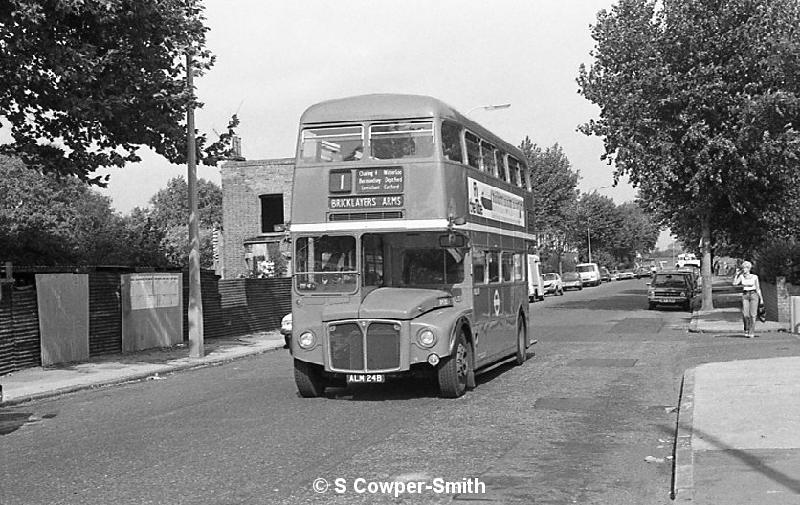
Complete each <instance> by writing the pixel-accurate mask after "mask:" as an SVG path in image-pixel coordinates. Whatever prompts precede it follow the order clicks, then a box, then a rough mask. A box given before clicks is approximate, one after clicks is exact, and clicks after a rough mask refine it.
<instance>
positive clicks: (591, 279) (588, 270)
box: [575, 263, 600, 286]
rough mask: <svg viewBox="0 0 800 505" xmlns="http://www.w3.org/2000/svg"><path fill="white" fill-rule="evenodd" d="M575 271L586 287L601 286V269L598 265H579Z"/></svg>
mask: <svg viewBox="0 0 800 505" xmlns="http://www.w3.org/2000/svg"><path fill="white" fill-rule="evenodd" d="M575 271H576V272H578V274H579V275H580V276H581V281H583V285H584V286H599V285H600V267H599V266H597V263H578V264H577V265H575Z"/></svg>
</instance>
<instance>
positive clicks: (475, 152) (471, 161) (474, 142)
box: [464, 132, 481, 168]
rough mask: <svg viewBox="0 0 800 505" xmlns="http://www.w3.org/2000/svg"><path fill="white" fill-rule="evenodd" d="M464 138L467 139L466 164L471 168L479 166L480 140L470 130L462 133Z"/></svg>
mask: <svg viewBox="0 0 800 505" xmlns="http://www.w3.org/2000/svg"><path fill="white" fill-rule="evenodd" d="M464 140H466V141H467V165H469V166H471V167H473V168H481V148H480V140H479V139H478V137H477V136H476V135H475V134H472V133H470V132H467V133H465V134H464Z"/></svg>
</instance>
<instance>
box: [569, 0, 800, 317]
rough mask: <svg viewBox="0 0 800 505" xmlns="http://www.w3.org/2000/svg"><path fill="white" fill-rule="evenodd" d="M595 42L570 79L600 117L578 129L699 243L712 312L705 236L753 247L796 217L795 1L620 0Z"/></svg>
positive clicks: (798, 33)
mask: <svg viewBox="0 0 800 505" xmlns="http://www.w3.org/2000/svg"><path fill="white" fill-rule="evenodd" d="M592 37H593V38H594V39H595V41H596V46H595V50H594V51H593V53H592V54H593V56H594V62H593V63H592V65H591V67H590V68H589V69H586V68H585V67H583V66H582V67H581V69H580V72H579V76H578V84H579V85H580V92H581V93H582V94H583V95H584V96H585V97H586V98H587V99H588V100H590V101H592V102H593V103H595V104H597V105H599V106H600V118H599V119H597V120H590V121H589V122H588V123H586V124H584V125H583V126H582V127H581V129H582V131H583V132H584V133H586V134H588V135H598V136H600V137H602V138H603V140H604V143H605V154H604V156H603V158H604V159H606V160H607V161H608V162H609V163H614V164H615V178H617V179H618V178H619V177H620V176H622V175H627V176H628V177H629V179H630V181H631V183H632V184H633V185H634V186H637V187H638V188H639V191H640V197H641V198H642V201H643V202H644V205H645V207H646V210H648V211H649V212H651V213H652V214H653V215H654V216H655V218H656V219H657V220H658V222H659V224H662V225H666V226H669V227H670V228H671V230H672V231H673V233H674V234H676V235H677V236H678V237H679V238H681V240H682V241H683V242H684V243H690V241H692V240H694V239H697V240H696V242H695V243H696V244H698V248H701V252H702V260H703V267H702V275H703V280H704V283H703V309H705V310H707V309H710V308H712V307H713V304H712V299H711V247H712V240H713V241H714V242H715V243H716V244H727V245H730V244H731V243H732V242H733V241H734V240H742V241H744V242H743V243H742V246H741V248H740V249H741V250H742V251H750V250H752V249H753V246H754V244H755V243H757V242H758V241H759V240H761V239H762V237H763V236H766V234H772V233H781V230H782V231H783V232H784V233H786V232H787V230H791V229H792V223H794V224H800V223H798V221H799V220H800V219H798V218H797V217H796V216H797V214H796V213H793V215H794V216H795V217H793V218H787V212H786V208H785V207H784V203H783V202H785V201H786V200H787V199H791V198H796V196H797V193H796V190H795V189H793V188H795V187H796V186H797V184H798V179H800V175H799V174H800V170H798V168H799V167H800V164H799V161H798V151H800V147H799V146H800V131H799V130H800V4H798V3H797V2H795V1H794V0H718V1H710V0H688V1H687V0H681V1H678V0H665V1H663V2H656V1H653V0H620V2H619V4H618V5H616V6H614V7H613V8H612V9H611V11H610V12H608V11H601V12H600V13H599V14H598V22H597V24H596V25H595V26H594V27H593V29H592ZM795 229H796V228H795ZM742 231H744V233H742ZM745 235H746V236H745Z"/></svg>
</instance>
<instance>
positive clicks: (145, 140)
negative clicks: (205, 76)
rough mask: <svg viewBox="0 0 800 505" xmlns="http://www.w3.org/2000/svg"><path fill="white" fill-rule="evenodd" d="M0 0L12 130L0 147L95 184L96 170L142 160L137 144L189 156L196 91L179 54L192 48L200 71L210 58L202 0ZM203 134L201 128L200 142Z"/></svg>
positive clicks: (2, 98) (170, 155)
mask: <svg viewBox="0 0 800 505" xmlns="http://www.w3.org/2000/svg"><path fill="white" fill-rule="evenodd" d="M0 4H1V5H2V8H1V9H0V75H2V76H3V85H2V86H0V118H3V121H2V124H1V125H0V128H4V127H9V126H10V135H11V137H12V139H13V140H12V142H10V143H8V144H4V145H2V146H0V153H5V154H10V155H14V156H16V157H18V158H19V159H21V160H22V161H23V163H24V164H25V165H26V166H28V167H29V168H33V169H36V170H38V171H40V172H53V173H57V174H61V175H75V176H77V177H78V178H80V179H83V180H85V181H88V182H91V183H94V184H101V185H102V184H103V183H104V182H103V181H102V180H101V179H100V178H99V177H92V176H91V174H92V172H93V171H94V170H95V169H97V168H98V167H102V166H112V165H115V166H120V167H122V166H124V165H125V164H126V163H128V162H135V161H139V157H138V156H137V154H136V152H137V150H138V148H139V146H142V145H144V146H149V147H151V148H152V149H154V150H155V151H156V152H157V153H159V154H161V155H163V156H164V157H166V158H167V159H169V160H170V161H172V162H174V163H181V162H183V161H184V160H185V156H186V125H185V110H186V106H187V104H188V103H190V100H193V98H192V90H188V89H187V88H186V83H185V81H184V78H185V75H186V68H185V65H186V62H185V54H186V52H187V51H190V52H192V53H193V61H194V65H195V67H196V68H195V70H196V71H197V72H198V73H201V72H202V71H204V70H207V69H209V68H210V67H211V65H212V64H213V57H212V56H211V54H210V53H209V51H207V50H206V49H205V48H204V46H205V34H206V32H207V31H208V28H207V27H206V26H205V25H204V17H203V7H202V6H201V5H200V4H199V3H197V2H196V1H195V0H140V1H130V0H84V1H66V0H55V1H49V2H41V1H38V0H5V1H2V2H0ZM234 119H235V118H234ZM204 143H205V138H204V137H202V136H201V137H200V138H199V139H198V148H201V147H202V146H203V145H204ZM212 158H213V156H212ZM201 159H202V157H201ZM215 161H216V158H214V159H210V160H209V162H211V163H213V162H215Z"/></svg>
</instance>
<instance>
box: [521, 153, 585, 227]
mask: <svg viewBox="0 0 800 505" xmlns="http://www.w3.org/2000/svg"><path fill="white" fill-rule="evenodd" d="M519 147H520V149H521V150H522V152H523V153H524V154H525V157H526V158H527V160H528V165H529V166H530V180H531V186H532V187H533V188H534V207H533V215H534V222H535V225H536V229H537V230H540V231H545V232H552V231H562V230H564V229H565V225H566V224H567V221H568V219H569V217H570V212H571V209H572V207H573V206H574V205H575V201H576V200H577V198H578V191H577V187H578V178H579V177H580V175H579V173H578V172H577V171H573V170H572V164H571V163H570V161H569V159H568V158H567V155H566V154H564V150H563V149H562V148H561V146H560V145H558V143H556V144H553V145H552V146H551V147H547V148H544V149H542V148H541V147H539V146H538V145H536V144H535V143H533V142H532V141H531V139H530V137H525V140H523V141H522V143H521V144H520V146H519Z"/></svg>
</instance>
